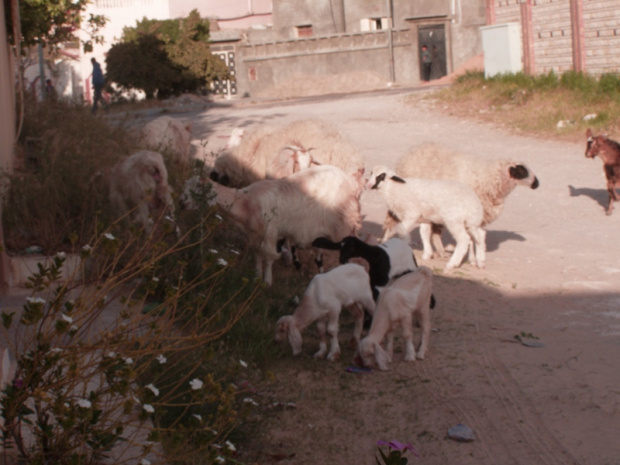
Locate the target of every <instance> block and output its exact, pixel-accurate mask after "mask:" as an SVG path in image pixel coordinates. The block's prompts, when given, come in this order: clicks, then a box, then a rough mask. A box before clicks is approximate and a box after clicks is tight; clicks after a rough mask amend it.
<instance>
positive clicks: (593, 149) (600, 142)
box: [586, 129, 618, 158]
mask: <svg viewBox="0 0 620 465" xmlns="http://www.w3.org/2000/svg"><path fill="white" fill-rule="evenodd" d="M586 137H587V138H588V139H587V145H586V158H594V157H596V156H597V155H600V154H601V152H604V151H605V150H606V148H609V146H611V145H612V144H614V143H615V142H614V141H612V140H611V139H609V138H608V137H607V136H605V135H604V134H600V135H598V136H595V135H594V134H593V133H592V130H591V129H588V130H587V131H586ZM615 144H616V146H618V144H617V143H615Z"/></svg>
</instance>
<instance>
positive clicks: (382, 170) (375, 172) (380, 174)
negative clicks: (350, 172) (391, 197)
mask: <svg viewBox="0 0 620 465" xmlns="http://www.w3.org/2000/svg"><path fill="white" fill-rule="evenodd" d="M386 180H392V181H396V182H400V183H404V182H405V180H404V179H403V178H401V177H400V176H397V175H396V173H395V172H394V171H393V170H391V169H390V168H388V167H387V166H382V165H378V166H375V167H374V168H373V169H372V171H371V172H370V177H369V178H368V182H367V183H366V189H379V188H380V186H381V184H382V183H383V182H385V181H386Z"/></svg>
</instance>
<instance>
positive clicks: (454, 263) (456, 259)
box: [446, 224, 471, 270]
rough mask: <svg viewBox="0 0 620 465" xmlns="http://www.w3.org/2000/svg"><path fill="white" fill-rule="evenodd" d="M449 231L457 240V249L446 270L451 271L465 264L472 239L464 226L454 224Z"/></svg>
mask: <svg viewBox="0 0 620 465" xmlns="http://www.w3.org/2000/svg"><path fill="white" fill-rule="evenodd" d="M448 229H449V230H450V233H451V234H452V236H453V237H454V239H455V240H456V247H455V249H454V252H453V253H452V257H450V260H449V261H448V264H447V265H446V269H447V270H451V269H452V268H457V267H458V266H459V265H460V264H461V263H462V262H463V258H465V254H466V253H467V250H468V248H469V243H470V241H471V239H470V237H469V234H468V233H467V230H466V229H465V225H464V224H454V225H451V226H449V227H448Z"/></svg>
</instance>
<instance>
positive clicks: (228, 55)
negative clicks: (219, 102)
mask: <svg viewBox="0 0 620 465" xmlns="http://www.w3.org/2000/svg"><path fill="white" fill-rule="evenodd" d="M212 53H213V55H217V56H219V57H220V58H221V59H222V61H223V62H224V63H226V66H227V67H228V71H229V72H230V75H231V76H233V78H234V76H236V73H237V69H236V68H237V67H236V63H235V52H212ZM211 86H212V90H213V92H214V93H216V94H221V95H226V96H227V97H231V96H233V95H237V82H236V80H235V79H232V80H231V79H226V80H225V81H219V80H216V81H213V82H212V84H211Z"/></svg>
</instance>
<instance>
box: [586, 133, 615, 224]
mask: <svg viewBox="0 0 620 465" xmlns="http://www.w3.org/2000/svg"><path fill="white" fill-rule="evenodd" d="M586 137H587V138H588V145H587V147H586V158H594V157H595V156H597V155H598V156H599V158H600V159H602V160H603V170H604V171H605V178H606V179H607V192H608V193H609V205H608V206H607V210H606V211H605V212H606V213H607V215H611V212H613V211H614V201H616V202H617V201H618V200H620V197H619V196H618V193H617V192H616V186H618V187H620V144H619V143H618V142H616V141H615V140H612V139H609V138H608V137H607V136H604V135H599V136H595V135H594V134H592V130H591V129H588V130H587V131H586Z"/></svg>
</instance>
